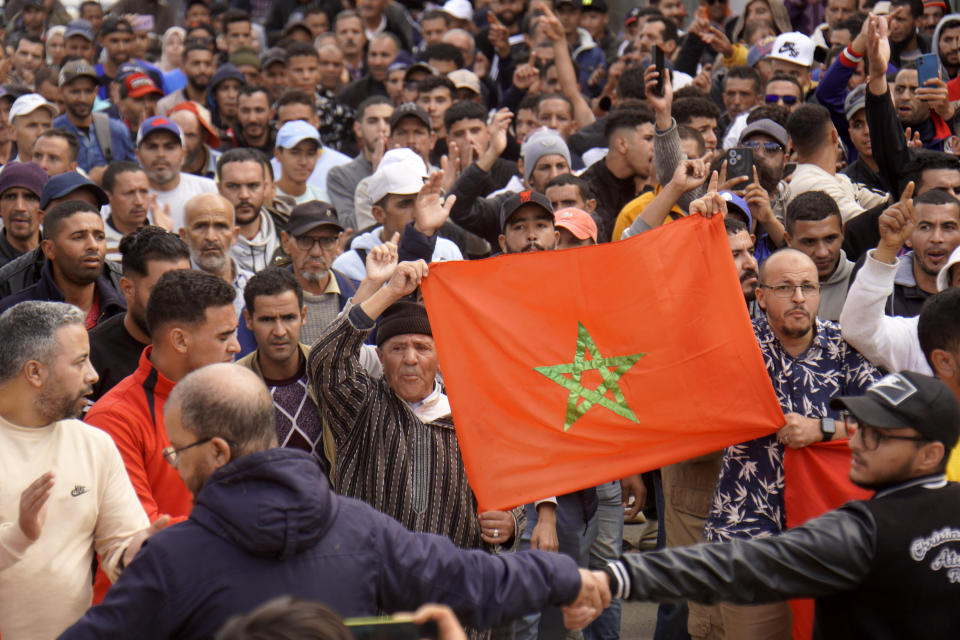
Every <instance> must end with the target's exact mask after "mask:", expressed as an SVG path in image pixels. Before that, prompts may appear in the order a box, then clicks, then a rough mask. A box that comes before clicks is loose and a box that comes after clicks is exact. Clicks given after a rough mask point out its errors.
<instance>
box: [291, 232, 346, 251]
mask: <svg viewBox="0 0 960 640" xmlns="http://www.w3.org/2000/svg"><path fill="white" fill-rule="evenodd" d="M337 237H338V236H319V237H316V236H297V237H296V238H294V240H296V242H297V248H298V249H300V250H301V251H310V250H312V249H313V245H315V244H318V245H320V248H321V249H324V250H329V249H332V248H333V246H334V245H335V244H337Z"/></svg>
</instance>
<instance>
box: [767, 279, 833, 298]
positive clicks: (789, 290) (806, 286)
mask: <svg viewBox="0 0 960 640" xmlns="http://www.w3.org/2000/svg"><path fill="white" fill-rule="evenodd" d="M760 286H761V287H763V288H764V289H770V291H773V295H775V296H776V297H778V298H792V297H793V293H794V292H795V291H796V290H797V289H800V291H801V292H802V293H803V296H804V297H805V298H809V297H810V296H815V295H819V294H820V285H819V284H814V283H812V282H804V283H803V284H774V285H769V284H762V285H760Z"/></svg>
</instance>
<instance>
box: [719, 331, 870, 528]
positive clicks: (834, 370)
mask: <svg viewBox="0 0 960 640" xmlns="http://www.w3.org/2000/svg"><path fill="white" fill-rule="evenodd" d="M815 322H816V325H815V327H814V331H815V332H816V333H815V334H814V337H813V343H812V344H811V345H810V347H809V348H808V349H807V350H806V351H804V352H803V353H802V354H800V356H799V357H797V358H794V357H793V356H791V355H790V354H789V353H787V352H786V351H784V349H783V347H782V346H781V344H780V341H779V340H778V339H777V337H776V336H775V335H774V333H773V330H772V329H771V328H770V325H769V324H768V323H767V318H766V316H764V317H762V318H757V319H756V320H754V321H753V331H754V333H755V334H756V336H757V342H758V343H759V344H760V352H761V353H762V354H763V360H764V363H765V364H766V366H767V373H768V374H769V375H770V381H771V382H772V383H773V389H774V391H775V392H776V394H777V400H778V401H779V402H780V408H781V409H782V410H783V412H784V413H799V414H800V415H802V416H806V417H808V418H825V417H832V418H835V419H836V418H839V417H840V415H839V412H837V411H835V410H832V409H830V400H831V399H832V398H833V397H834V396H838V395H844V396H856V395H862V394H863V393H865V392H866V390H867V387H869V386H870V385H871V384H873V383H874V382H875V381H876V380H877V379H879V377H880V376H879V372H878V371H877V369H876V368H875V367H874V366H873V365H872V364H870V362H868V361H867V359H866V358H864V357H863V356H862V355H860V354H859V353H858V352H857V351H856V350H854V348H853V347H851V346H850V345H848V344H847V343H846V342H845V341H844V340H843V338H842V337H841V336H840V327H839V326H838V325H836V324H835V323H833V322H829V321H821V320H820V319H816V320H815ZM783 484H784V483H783V445H781V444H780V443H779V442H777V436H776V434H774V435H769V436H764V437H762V438H757V439H755V440H750V441H749V442H744V443H742V444H738V445H734V446H732V447H727V448H726V449H725V450H724V452H723V463H722V466H721V467H720V477H719V478H718V480H717V486H716V489H715V490H714V493H713V505H712V506H711V508H710V515H709V516H708V517H707V524H706V526H705V527H704V534H705V535H706V538H707V540H708V541H710V542H720V541H727V540H730V539H731V538H765V537H769V536H773V535H776V534H778V533H781V532H782V531H783V530H784V529H785V528H786V514H785V510H784V503H783Z"/></svg>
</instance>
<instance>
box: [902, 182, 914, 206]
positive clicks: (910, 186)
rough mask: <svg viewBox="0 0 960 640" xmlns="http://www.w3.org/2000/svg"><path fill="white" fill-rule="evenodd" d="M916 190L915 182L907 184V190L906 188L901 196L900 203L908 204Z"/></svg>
mask: <svg viewBox="0 0 960 640" xmlns="http://www.w3.org/2000/svg"><path fill="white" fill-rule="evenodd" d="M915 188H916V185H914V184H913V180H911V181H910V182H908V183H907V186H906V188H904V190H903V193H902V194H900V202H906V201H907V200H909V199H910V198H912V197H913V191H914V189H915Z"/></svg>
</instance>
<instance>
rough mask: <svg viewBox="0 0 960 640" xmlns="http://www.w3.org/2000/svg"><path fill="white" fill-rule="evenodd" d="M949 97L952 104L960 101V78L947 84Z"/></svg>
mask: <svg viewBox="0 0 960 640" xmlns="http://www.w3.org/2000/svg"><path fill="white" fill-rule="evenodd" d="M947 95H948V96H949V97H950V101H951V102H955V101H957V100H960V76H957V77H956V78H954V79H953V80H950V81H949V82H947Z"/></svg>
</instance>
